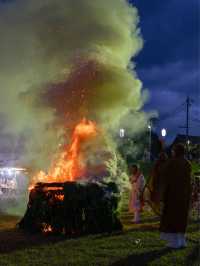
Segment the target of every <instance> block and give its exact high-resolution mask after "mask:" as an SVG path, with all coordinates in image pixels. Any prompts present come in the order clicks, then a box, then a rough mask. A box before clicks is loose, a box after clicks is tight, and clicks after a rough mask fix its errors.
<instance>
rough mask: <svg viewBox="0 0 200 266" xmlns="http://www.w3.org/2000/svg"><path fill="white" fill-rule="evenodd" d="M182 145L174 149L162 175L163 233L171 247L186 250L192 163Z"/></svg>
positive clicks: (164, 238)
mask: <svg viewBox="0 0 200 266" xmlns="http://www.w3.org/2000/svg"><path fill="white" fill-rule="evenodd" d="M184 154H185V150H184V146H183V145H182V144H177V145H175V146H174V147H173V149H172V159H170V160H169V161H168V162H167V163H166V165H165V167H164V169H163V172H162V177H161V178H162V179H161V180H162V184H161V185H162V187H161V202H162V204H163V208H162V211H161V220H160V232H161V239H163V240H166V241H167V246H168V247H170V248H182V247H186V239H185V232H186V228H187V220H188V214H189V206H190V199H191V164H190V162H189V161H188V160H186V159H185V158H184Z"/></svg>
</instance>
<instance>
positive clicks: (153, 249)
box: [0, 201, 200, 266]
mask: <svg viewBox="0 0 200 266" xmlns="http://www.w3.org/2000/svg"><path fill="white" fill-rule="evenodd" d="M125 202H126V201H125ZM120 216H121V219H122V222H123V225H124V230H123V232H117V233H113V234H102V235H90V236H84V237H80V238H74V239H66V238H64V237H58V236H57V237H55V236H54V237H53V236H51V237H50V236H41V235H29V234H24V233H23V232H20V231H18V230H17V229H16V228H15V225H16V223H17V221H18V220H19V219H20V217H15V216H8V215H3V214H2V215H1V216H0V266H13V265H19V266H29V265H32V266H35V265H41V266H43V265H48V266H49V265H55V266H62V265H63V266H64V265H66V266H68V265H69V266H82V265H87V266H108V265H109V266H111V265H112V266H125V265H130V266H135V265H136V266H137V265H158V266H162V265H163V266H170V265H173V266H174V265H176V266H178V265H185V266H190V265H196V266H197V265H198V266H199V265H200V247H199V239H200V232H199V231H200V230H199V229H200V227H199V223H198V222H197V220H195V219H191V220H190V223H189V227H188V231H187V240H188V247H187V248H185V249H180V250H177V251H175V250H170V249H167V248H165V245H164V242H163V241H161V240H160V239H159V232H158V227H159V218H158V217H156V216H155V215H154V214H153V213H152V212H151V211H150V210H145V212H144V213H143V215H142V223H141V224H140V225H134V224H133V223H132V222H131V219H132V215H131V214H129V213H128V211H127V208H126V204H124V206H123V208H122V210H121V213H120Z"/></svg>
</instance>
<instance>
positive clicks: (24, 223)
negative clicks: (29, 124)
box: [19, 119, 122, 236]
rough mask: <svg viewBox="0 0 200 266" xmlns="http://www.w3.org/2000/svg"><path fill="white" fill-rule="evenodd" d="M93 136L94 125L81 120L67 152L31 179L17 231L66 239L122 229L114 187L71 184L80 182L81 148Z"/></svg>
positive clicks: (108, 185)
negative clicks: (22, 215)
mask: <svg viewBox="0 0 200 266" xmlns="http://www.w3.org/2000/svg"><path fill="white" fill-rule="evenodd" d="M96 135H97V127H96V125H95V123H93V122H91V121H87V120H86V119H83V120H82V121H81V122H80V123H79V124H78V125H77V126H76V127H75V129H74V131H73V134H72V142H71V144H70V145H69V148H68V149H66V150H64V151H63V152H61V154H60V155H59V157H58V159H57V160H56V161H55V162H54V163H53V164H52V166H51V168H50V171H49V173H48V174H45V173H44V172H40V173H39V174H38V175H37V176H35V177H34V179H33V181H32V185H31V187H30V196H29V203H28V207H27V211H26V213H25V215H24V217H23V219H22V220H21V221H20V223H19V227H20V228H22V229H24V230H28V231H30V232H44V233H49V232H53V233H64V234H66V235H67V236H71V235H81V234H85V233H100V232H111V231H113V230H119V229H121V228H122V227H121V223H120V221H119V220H118V218H117V207H118V201H119V191H118V189H117V186H116V184H114V183H111V182H110V183H107V184H106V183H103V182H101V183H96V182H86V181H85V182H82V183H80V182H74V181H76V180H80V179H83V178H82V176H81V175H83V173H84V171H85V169H84V167H83V166H81V156H80V154H81V145H82V144H83V143H85V142H86V141H88V139H90V138H92V137H95V136H96ZM36 181H37V182H38V181H40V182H38V183H35V182H36Z"/></svg>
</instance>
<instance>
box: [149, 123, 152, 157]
mask: <svg viewBox="0 0 200 266" xmlns="http://www.w3.org/2000/svg"><path fill="white" fill-rule="evenodd" d="M148 129H149V161H151V129H152V126H151V124H149V125H148Z"/></svg>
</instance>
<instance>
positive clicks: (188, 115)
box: [185, 96, 192, 157]
mask: <svg viewBox="0 0 200 266" xmlns="http://www.w3.org/2000/svg"><path fill="white" fill-rule="evenodd" d="M191 105H192V101H191V99H190V97H189V96H187V99H186V127H185V129H186V149H187V157H189V129H190V106H191Z"/></svg>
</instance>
